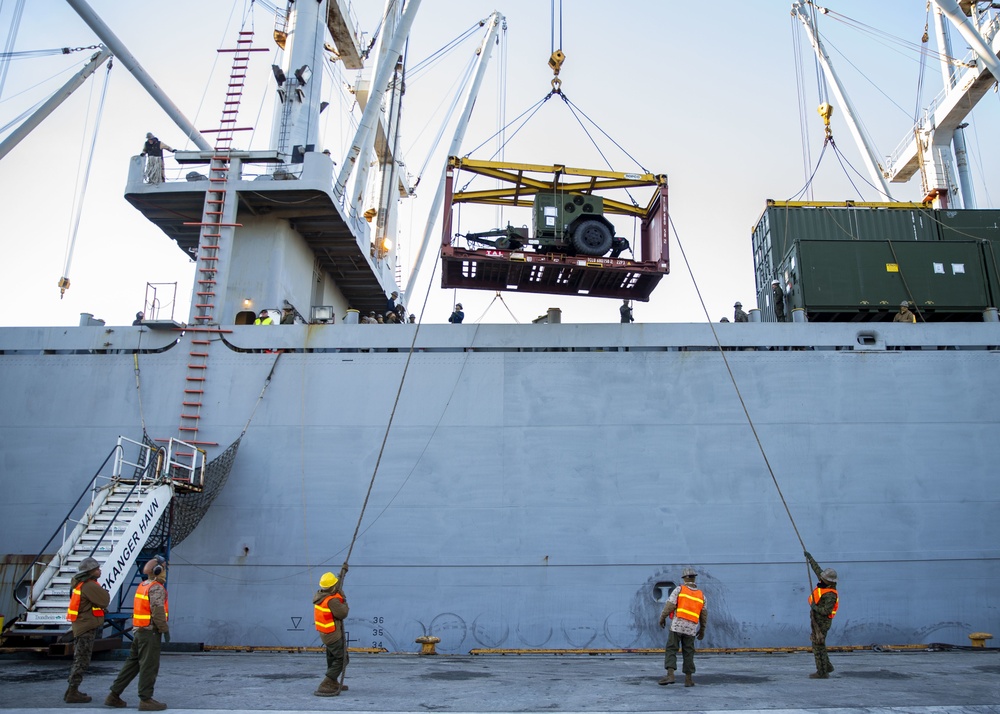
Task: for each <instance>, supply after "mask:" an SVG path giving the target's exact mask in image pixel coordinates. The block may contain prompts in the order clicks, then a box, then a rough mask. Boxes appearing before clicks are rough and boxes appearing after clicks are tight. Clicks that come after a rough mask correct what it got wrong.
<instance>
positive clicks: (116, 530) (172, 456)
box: [3, 437, 205, 646]
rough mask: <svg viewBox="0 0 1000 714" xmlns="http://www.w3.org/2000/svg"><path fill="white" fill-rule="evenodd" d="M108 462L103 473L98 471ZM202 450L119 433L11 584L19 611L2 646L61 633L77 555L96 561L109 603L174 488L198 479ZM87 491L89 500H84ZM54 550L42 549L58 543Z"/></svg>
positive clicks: (129, 576) (128, 577)
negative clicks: (108, 470)
mask: <svg viewBox="0 0 1000 714" xmlns="http://www.w3.org/2000/svg"><path fill="white" fill-rule="evenodd" d="M109 462H110V463H111V473H110V475H108V474H104V473H102V472H103V471H104V470H105V468H106V467H107V466H108V464H109ZM204 469H205V452H204V451H203V450H200V449H198V448H197V447H195V446H193V445H191V444H188V443H185V442H182V441H179V440H177V439H170V441H169V442H168V444H167V445H166V446H164V447H160V448H157V447H156V446H151V445H149V444H144V443H139V442H136V441H132V440H131V439H127V438H125V437H119V439H118V443H117V445H116V446H115V448H114V449H113V450H112V452H111V453H110V454H109V455H108V458H107V459H105V462H104V464H102V465H101V468H100V469H98V472H97V474H96V475H95V476H94V477H93V479H91V481H90V483H89V484H88V486H87V489H86V490H85V491H84V492H83V493H82V494H81V496H80V498H79V499H78V500H77V503H76V504H74V506H73V508H71V509H70V513H69V514H68V515H67V517H66V519H65V520H64V521H63V523H62V525H61V526H60V527H59V528H58V529H57V530H56V532H55V533H54V534H53V536H52V538H50V539H49V542H48V543H46V545H45V546H44V547H43V549H42V552H41V553H40V554H39V556H38V557H36V558H35V562H34V563H33V564H32V566H31V567H30V568H29V570H28V571H27V572H26V573H25V574H24V575H23V576H22V578H21V579H20V581H19V582H18V585H17V587H16V589H15V597H16V599H17V601H18V602H19V603H20V604H21V605H22V606H23V607H24V609H25V611H24V612H23V613H21V614H20V616H18V617H17V618H16V619H15V620H14V621H12V622H10V624H9V625H8V626H7V627H6V628H5V629H4V632H3V638H4V645H5V646H11V645H13V646H17V645H26V646H30V645H36V646H37V645H44V644H46V643H49V644H51V643H53V642H57V641H59V640H60V639H64V636H65V635H66V634H67V633H68V632H69V630H70V628H71V625H70V623H69V621H68V620H67V619H66V610H67V607H68V606H69V600H70V594H71V593H70V591H71V587H72V580H73V576H74V575H75V574H76V573H77V571H78V570H79V565H80V562H81V561H82V560H83V559H84V558H88V557H91V558H94V559H95V560H97V562H98V563H99V564H100V567H101V577H100V579H99V582H100V584H101V585H102V586H103V587H104V588H105V589H106V590H107V591H108V592H109V594H110V595H111V600H112V603H114V602H115V596H116V595H117V594H118V593H119V591H120V590H121V589H122V588H125V590H127V589H128V588H129V586H130V585H131V583H132V582H133V580H134V575H135V570H134V566H135V565H136V563H137V560H138V558H139V557H140V553H141V552H142V550H143V547H144V546H145V545H146V543H147V541H148V540H149V538H150V536H151V535H152V534H153V533H154V531H156V530H157V524H158V523H159V521H160V518H161V517H162V516H163V515H164V514H166V513H167V512H168V508H169V505H170V502H171V499H172V498H173V496H174V494H175V493H176V492H189V491H199V490H201V488H202V487H203V485H204ZM88 494H89V496H90V498H89V504H87V505H86V507H85V508H84V509H83V512H82V514H79V515H77V514H78V512H79V511H80V509H81V508H82V507H83V503H84V500H85V497H86V496H87V495H88ZM60 541H61V544H60V546H59V548H58V550H57V551H56V553H55V555H54V556H51V557H50V558H44V557H43V554H44V553H46V552H50V551H49V550H48V549H50V548H51V547H52V546H53V545H55V544H56V543H57V542H60Z"/></svg>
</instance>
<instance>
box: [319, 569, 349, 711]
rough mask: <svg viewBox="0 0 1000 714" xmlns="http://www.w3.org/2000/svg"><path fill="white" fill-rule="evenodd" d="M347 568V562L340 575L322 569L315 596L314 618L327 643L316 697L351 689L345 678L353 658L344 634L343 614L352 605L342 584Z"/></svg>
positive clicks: (345, 614) (331, 695)
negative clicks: (324, 662)
mask: <svg viewBox="0 0 1000 714" xmlns="http://www.w3.org/2000/svg"><path fill="white" fill-rule="evenodd" d="M346 572H347V563H344V567H343V568H341V570H340V577H339V578H338V577H337V576H336V575H334V574H333V573H323V575H322V577H320V579H319V590H317V591H316V594H315V595H314V596H313V620H314V621H315V623H316V631H317V632H319V636H320V639H321V640H323V644H324V645H325V646H326V676H325V677H324V678H323V681H322V682H320V685H319V688H318V689H317V690H316V691H315V692H313V694H315V695H316V696H317V697H335V696H337V695H338V694H340V693H341V692H346V691H347V689H348V687H347V685H346V684H344V682H343V673H344V670H345V669H346V668H347V663H348V662H349V661H350V657H348V656H347V638H346V637H344V618H345V617H347V612H348V610H349V608H348V606H347V600H345V599H344V593H343V588H342V586H341V585H340V580H341V578H343V577H344V574H345V573H346Z"/></svg>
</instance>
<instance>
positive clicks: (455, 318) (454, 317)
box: [448, 303, 465, 325]
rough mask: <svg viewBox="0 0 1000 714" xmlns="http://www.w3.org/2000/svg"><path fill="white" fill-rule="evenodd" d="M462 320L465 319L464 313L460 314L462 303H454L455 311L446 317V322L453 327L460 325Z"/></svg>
mask: <svg viewBox="0 0 1000 714" xmlns="http://www.w3.org/2000/svg"><path fill="white" fill-rule="evenodd" d="M464 319H465V313H464V312H462V303H456V304H455V310H454V311H453V312H452V313H451V316H450V317H448V322H450V323H451V324H453V325H461V324H462V320H464Z"/></svg>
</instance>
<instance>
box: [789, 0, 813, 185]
mask: <svg viewBox="0 0 1000 714" xmlns="http://www.w3.org/2000/svg"><path fill="white" fill-rule="evenodd" d="M790 22H791V29H792V66H793V67H794V68H795V94H796V99H797V100H798V108H799V144H800V145H801V152H802V175H803V176H804V177H805V179H806V185H805V186H804V187H803V189H802V190H803V191H805V190H809V192H810V194H809V195H810V196H812V189H811V186H810V184H811V182H812V175H810V173H809V166H810V165H811V164H812V149H811V146H810V143H809V122H808V115H807V112H806V101H805V96H806V91H805V77H804V73H803V71H802V70H803V68H802V53H803V49H802V40H801V34H800V32H799V28H798V24H799V22H798V20H796V19H795V17H794V16H792V17H791V19H790ZM813 175H815V174H813ZM800 195H801V192H800Z"/></svg>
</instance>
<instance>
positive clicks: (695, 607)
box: [671, 585, 705, 622]
mask: <svg viewBox="0 0 1000 714" xmlns="http://www.w3.org/2000/svg"><path fill="white" fill-rule="evenodd" d="M704 607H705V600H704V598H703V597H702V595H701V590H698V589H697V588H689V587H688V586H687V585H681V591H680V593H679V594H678V595H677V609H676V610H674V613H676V615H677V617H679V618H681V619H682V620H687V621H688V622H698V621H699V620H701V611H702V609H703V608H704ZM674 613H671V614H672V615H673V614H674Z"/></svg>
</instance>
